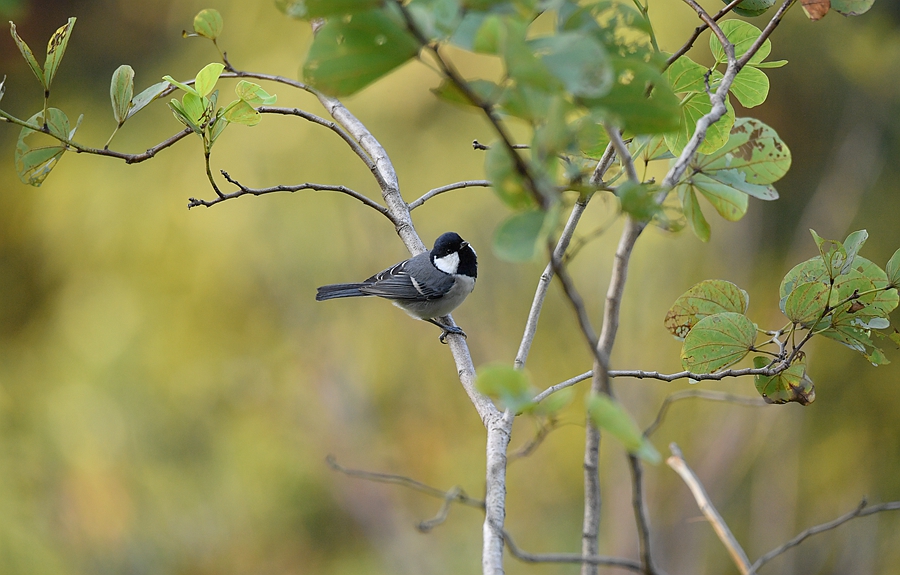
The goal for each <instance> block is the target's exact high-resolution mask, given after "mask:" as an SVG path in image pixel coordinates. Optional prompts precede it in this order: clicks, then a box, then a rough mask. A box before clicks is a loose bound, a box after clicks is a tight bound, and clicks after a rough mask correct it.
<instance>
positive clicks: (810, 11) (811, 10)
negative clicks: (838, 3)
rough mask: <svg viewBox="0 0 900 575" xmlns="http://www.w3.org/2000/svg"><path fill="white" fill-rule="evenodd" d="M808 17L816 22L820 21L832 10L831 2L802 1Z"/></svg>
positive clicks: (828, 0)
mask: <svg viewBox="0 0 900 575" xmlns="http://www.w3.org/2000/svg"><path fill="white" fill-rule="evenodd" d="M800 3H801V4H802V5H803V11H804V12H806V16H807V17H808V18H809V19H810V20H812V21H813V22H815V21H816V20H820V19H821V18H822V17H823V16H825V14H828V10H829V9H831V0H800Z"/></svg>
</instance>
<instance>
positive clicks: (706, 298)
mask: <svg viewBox="0 0 900 575" xmlns="http://www.w3.org/2000/svg"><path fill="white" fill-rule="evenodd" d="M749 305H750V296H749V295H747V292H745V291H744V290H742V289H741V288H739V287H738V286H736V285H734V284H733V283H731V282H728V281H725V280H704V281H702V282H700V283H698V284H696V285H694V286H693V287H692V288H691V289H689V290H687V291H686V292H684V293H683V294H681V296H679V298H678V299H677V300H675V303H674V304H672V307H671V308H670V309H669V311H668V313H666V319H665V325H666V329H667V330H669V332H670V333H671V334H672V335H674V336H675V337H677V338H678V339H684V337H685V336H686V335H687V334H688V332H689V331H690V330H691V328H692V327H694V325H695V324H696V323H697V322H698V321H700V320H701V319H703V318H705V317H706V316H710V315H713V314H717V313H722V312H726V311H730V312H735V313H740V314H743V313H746V312H747V307H748V306H749Z"/></svg>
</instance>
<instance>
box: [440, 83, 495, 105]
mask: <svg viewBox="0 0 900 575" xmlns="http://www.w3.org/2000/svg"><path fill="white" fill-rule="evenodd" d="M466 84H467V85H468V86H469V89H470V90H472V92H474V93H475V95H476V96H478V98H480V99H481V100H482V101H483V102H487V103H493V102H494V101H495V100H496V99H497V97H498V96H499V95H500V92H501V88H500V86H498V85H497V84H496V83H494V82H491V81H490V80H469V81H468V82H466ZM431 91H432V93H434V95H435V96H437V97H438V98H440V99H442V100H444V101H446V102H450V103H451V104H459V105H462V106H472V105H473V104H472V102H470V101H469V99H468V98H467V97H466V95H465V94H464V93H463V92H462V90H460V89H459V88H458V87H457V86H456V84H454V83H453V82H451V81H450V80H446V79H445V80H443V81H442V82H441V84H440V85H439V86H438V87H437V88H432V90H431Z"/></svg>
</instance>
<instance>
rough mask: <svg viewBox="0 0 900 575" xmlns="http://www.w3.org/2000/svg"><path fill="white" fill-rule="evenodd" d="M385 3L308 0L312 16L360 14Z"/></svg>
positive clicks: (307, 5)
mask: <svg viewBox="0 0 900 575" xmlns="http://www.w3.org/2000/svg"><path fill="white" fill-rule="evenodd" d="M383 5H384V0H306V7H307V10H308V14H309V17H310V18H328V17H331V16H344V15H347V14H359V13H360V12H366V11H368V10H372V9H373V8H379V7H381V6H383Z"/></svg>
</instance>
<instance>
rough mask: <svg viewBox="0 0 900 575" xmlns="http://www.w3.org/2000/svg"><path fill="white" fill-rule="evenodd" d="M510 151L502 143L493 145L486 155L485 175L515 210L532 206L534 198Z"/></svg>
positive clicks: (504, 201)
mask: <svg viewBox="0 0 900 575" xmlns="http://www.w3.org/2000/svg"><path fill="white" fill-rule="evenodd" d="M510 153H511V152H510V151H509V150H507V149H506V147H505V146H503V145H502V144H500V143H495V144H494V145H492V146H491V148H490V149H489V150H488V151H487V153H486V154H485V157H484V172H485V175H486V176H487V178H488V179H489V180H490V181H491V188H493V190H494V192H495V193H496V194H497V196H498V197H499V198H500V200H501V201H502V202H503V203H504V204H506V205H507V207H509V208H511V209H514V210H525V209H529V208H532V207H534V199H533V198H532V197H531V194H529V193H528V191H527V190H526V189H525V185H524V182H523V181H522V176H521V175H520V174H519V172H518V171H516V166H515V163H514V162H513V159H512V158H511V157H510Z"/></svg>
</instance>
